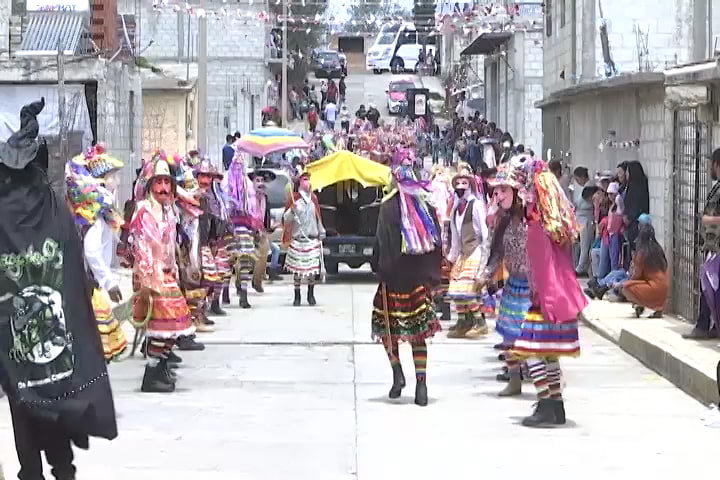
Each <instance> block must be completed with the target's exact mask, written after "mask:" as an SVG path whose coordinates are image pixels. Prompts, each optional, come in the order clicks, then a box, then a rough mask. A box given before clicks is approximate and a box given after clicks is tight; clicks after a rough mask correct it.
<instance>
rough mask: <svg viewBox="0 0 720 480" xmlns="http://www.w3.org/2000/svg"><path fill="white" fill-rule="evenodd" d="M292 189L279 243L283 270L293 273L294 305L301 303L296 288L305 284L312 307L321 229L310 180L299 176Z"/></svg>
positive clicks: (321, 235)
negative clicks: (283, 251) (284, 247)
mask: <svg viewBox="0 0 720 480" xmlns="http://www.w3.org/2000/svg"><path fill="white" fill-rule="evenodd" d="M293 183H294V188H293V190H294V191H293V193H292V196H291V198H290V202H289V203H288V205H287V208H286V210H285V213H284V215H283V225H284V231H283V243H284V244H285V245H287V246H288V249H287V256H286V257H285V268H287V270H288V271H289V272H290V273H292V274H293V283H294V287H295V298H294V300H293V305H294V306H296V307H297V306H299V305H300V303H301V299H300V298H301V294H300V286H301V284H302V281H303V279H305V280H306V281H307V286H308V292H307V302H308V304H309V305H311V306H312V305H316V304H317V301H316V300H315V276H316V275H318V274H320V272H321V271H322V265H321V264H322V241H323V240H324V239H325V227H324V226H323V223H322V217H321V216H320V205H319V204H318V200H317V197H316V196H315V194H314V193H313V192H312V187H311V186H310V177H309V176H308V175H307V174H302V175H300V176H298V177H296V178H295V179H294V181H293Z"/></svg>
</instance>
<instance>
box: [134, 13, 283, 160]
mask: <svg viewBox="0 0 720 480" xmlns="http://www.w3.org/2000/svg"><path fill="white" fill-rule="evenodd" d="M206 3H207V8H208V10H213V9H214V10H217V9H220V8H221V7H225V8H226V9H227V12H228V14H227V16H210V17H208V45H207V51H208V63H207V72H208V80H207V112H206V118H207V125H206V129H207V145H208V152H207V153H208V154H209V155H210V156H211V158H212V159H213V160H214V161H217V162H219V159H220V158H221V156H220V154H221V150H222V146H223V145H224V144H225V136H226V135H227V134H228V133H232V132H235V131H240V132H242V133H245V132H247V131H249V130H251V129H252V128H255V127H259V126H260V117H261V110H262V108H263V107H264V106H266V104H267V98H266V96H267V91H268V89H267V84H268V81H270V80H271V78H272V76H271V74H270V70H269V68H268V62H269V56H270V55H269V51H268V49H267V34H268V32H269V25H266V24H264V23H261V22H259V21H258V20H257V18H258V16H259V15H260V12H262V11H267V3H266V2H263V1H260V2H253V3H252V4H249V3H247V2H243V3H241V4H238V5H237V6H235V5H233V4H231V3H226V2H222V1H221V0H207V2H206ZM190 4H191V5H193V4H197V2H190ZM196 6H197V5H196ZM141 8H142V11H141V20H140V35H139V44H140V45H141V48H143V49H144V51H143V56H144V58H145V59H147V61H148V62H149V63H150V64H151V65H153V66H154V67H156V68H159V69H161V70H163V71H164V72H167V75H169V76H170V77H172V78H174V79H177V80H182V81H184V82H185V83H186V84H192V83H194V82H196V81H197V73H196V72H197V53H198V35H197V33H198V18H197V15H196V14H188V13H187V11H185V10H181V11H179V12H175V11H173V10H172V9H162V10H160V11H156V10H154V9H153V7H152V2H143V6H142V7H141ZM238 9H241V11H242V13H243V15H242V16H241V15H238V14H237V10H238ZM253 12H254V14H253ZM250 17H252V18H250ZM188 72H189V73H188ZM194 101H195V100H193V94H192V91H189V90H188V91H187V92H186V102H187V104H188V109H187V110H188V112H190V115H189V116H188V125H186V128H185V131H186V132H185V135H187V140H188V142H192V141H194V139H195V137H194V136H193V131H192V130H193V129H192V126H193V125H194V123H195V121H194V119H193V118H192V112H194V111H195V105H194V103H193V102H194ZM194 146H195V145H192V147H194ZM159 147H163V148H168V149H170V150H172V149H173V148H174V145H166V146H165V145H159ZM181 153H184V152H181Z"/></svg>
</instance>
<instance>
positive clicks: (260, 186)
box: [253, 176, 265, 192]
mask: <svg viewBox="0 0 720 480" xmlns="http://www.w3.org/2000/svg"><path fill="white" fill-rule="evenodd" d="M253 186H254V187H255V190H256V191H258V192H264V191H265V179H264V178H263V177H261V176H257V177H255V178H254V179H253Z"/></svg>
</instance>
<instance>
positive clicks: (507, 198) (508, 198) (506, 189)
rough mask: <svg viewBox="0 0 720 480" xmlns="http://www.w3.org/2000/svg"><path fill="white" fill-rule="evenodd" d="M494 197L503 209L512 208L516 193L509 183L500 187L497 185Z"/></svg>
mask: <svg viewBox="0 0 720 480" xmlns="http://www.w3.org/2000/svg"><path fill="white" fill-rule="evenodd" d="M493 198H494V199H495V203H496V204H497V205H498V206H499V207H500V208H502V209H503V210H510V208H512V204H513V200H514V199H515V194H514V191H513V189H512V187H510V186H508V185H500V186H499V187H495V190H494V191H493Z"/></svg>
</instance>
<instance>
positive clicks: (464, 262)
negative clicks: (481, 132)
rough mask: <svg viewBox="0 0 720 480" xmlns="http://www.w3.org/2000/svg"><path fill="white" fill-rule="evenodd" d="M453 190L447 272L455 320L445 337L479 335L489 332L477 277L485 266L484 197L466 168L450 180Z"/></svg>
mask: <svg viewBox="0 0 720 480" xmlns="http://www.w3.org/2000/svg"><path fill="white" fill-rule="evenodd" d="M452 186H453V189H454V190H455V197H454V199H453V206H452V210H451V212H450V219H449V220H450V251H449V252H448V255H447V260H448V261H449V262H450V263H451V264H452V265H453V267H452V270H451V272H450V286H449V288H448V294H447V296H448V298H449V299H450V300H452V301H453V302H454V303H455V308H456V310H457V314H458V322H457V323H456V324H455V325H454V326H453V327H450V332H449V333H448V338H463V337H467V338H478V337H480V336H481V335H486V334H487V333H488V327H487V324H486V323H485V314H484V313H483V312H481V311H480V307H481V305H482V302H481V296H480V285H478V283H477V280H478V278H479V276H480V273H481V272H482V271H483V270H484V269H485V267H486V266H487V260H488V254H489V251H488V242H487V240H488V227H487V223H486V217H487V209H486V206H485V198H484V197H482V196H481V197H478V196H476V191H477V183H476V181H475V177H474V176H473V175H472V173H471V172H470V171H469V170H467V169H462V170H460V171H459V172H458V173H457V174H456V175H455V176H454V177H453V179H452Z"/></svg>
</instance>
